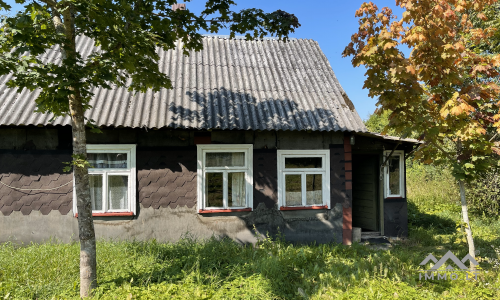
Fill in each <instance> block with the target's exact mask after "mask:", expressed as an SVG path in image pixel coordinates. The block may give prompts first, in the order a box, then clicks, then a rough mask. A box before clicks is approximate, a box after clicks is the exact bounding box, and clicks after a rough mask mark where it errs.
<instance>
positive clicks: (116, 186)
mask: <svg viewBox="0 0 500 300" xmlns="http://www.w3.org/2000/svg"><path fill="white" fill-rule="evenodd" d="M108 208H109V209H127V208H128V176H122V175H109V176H108Z"/></svg>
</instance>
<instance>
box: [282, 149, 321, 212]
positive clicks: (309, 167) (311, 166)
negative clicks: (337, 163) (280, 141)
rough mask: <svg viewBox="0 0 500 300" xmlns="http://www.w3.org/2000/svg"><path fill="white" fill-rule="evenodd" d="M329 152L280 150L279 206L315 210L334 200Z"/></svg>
mask: <svg viewBox="0 0 500 300" xmlns="http://www.w3.org/2000/svg"><path fill="white" fill-rule="evenodd" d="M329 155H330V151H329V150H278V205H279V207H280V208H283V207H285V208H286V207H314V206H325V207H327V205H328V199H330V168H329V166H330V156H329Z"/></svg>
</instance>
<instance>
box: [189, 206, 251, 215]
mask: <svg viewBox="0 0 500 300" xmlns="http://www.w3.org/2000/svg"><path fill="white" fill-rule="evenodd" d="M237 211H252V209H251V208H250V207H249V208H236V209H200V210H199V213H200V214H213V213H223V212H237Z"/></svg>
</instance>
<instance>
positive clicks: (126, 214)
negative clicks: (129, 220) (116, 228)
mask: <svg viewBox="0 0 500 300" xmlns="http://www.w3.org/2000/svg"><path fill="white" fill-rule="evenodd" d="M133 215H134V213H133V212H110V213H92V217H130V216H133ZM75 218H78V213H76V214H75Z"/></svg>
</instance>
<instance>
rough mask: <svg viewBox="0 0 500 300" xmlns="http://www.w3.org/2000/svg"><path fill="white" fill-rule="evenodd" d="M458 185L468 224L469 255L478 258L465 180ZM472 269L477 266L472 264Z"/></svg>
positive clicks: (465, 219) (464, 216)
mask: <svg viewBox="0 0 500 300" xmlns="http://www.w3.org/2000/svg"><path fill="white" fill-rule="evenodd" d="M458 184H459V186H460V201H461V202H462V217H463V219H464V223H465V224H467V227H466V228H465V233H467V244H469V254H470V256H472V257H474V258H476V248H475V247H474V240H473V238H472V229H471V227H470V223H469V212H468V210H467V200H466V199H465V184H464V181H463V180H459V181H458ZM470 269H471V270H475V269H476V266H475V265H474V264H473V263H472V262H470Z"/></svg>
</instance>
